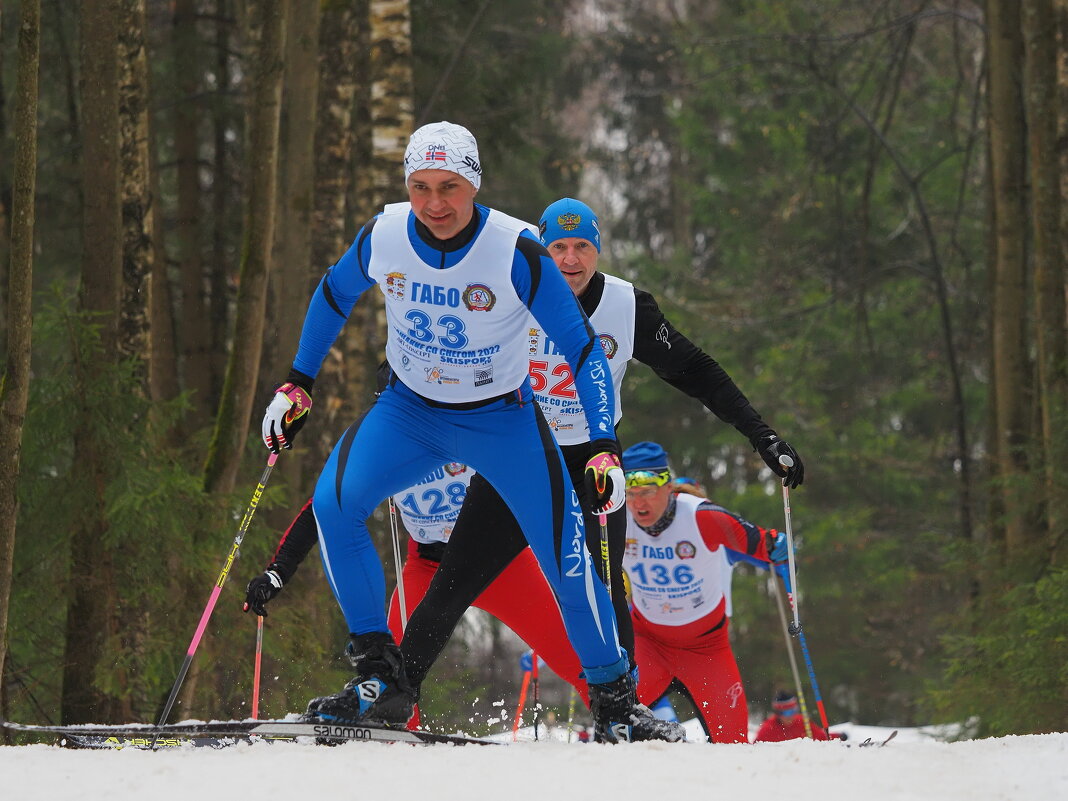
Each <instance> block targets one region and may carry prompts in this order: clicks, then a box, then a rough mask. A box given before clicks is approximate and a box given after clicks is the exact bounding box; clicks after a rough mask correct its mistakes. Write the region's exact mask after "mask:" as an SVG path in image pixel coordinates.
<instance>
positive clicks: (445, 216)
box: [263, 122, 683, 740]
mask: <svg viewBox="0 0 1068 801" xmlns="http://www.w3.org/2000/svg"><path fill="white" fill-rule="evenodd" d="M404 172H405V181H406V186H407V189H408V197H409V201H410V203H396V204H392V205H388V206H386V207H385V209H384V210H383V211H382V212H381V213H380V214H378V215H377V216H376V217H375V218H374V219H373V220H371V221H370V222H368V223H367V224H366V225H365V226H364V227H363V228H362V229H361V231H360V232H359V234H358V235H357V237H356V240H355V242H354V243H353V244H352V246H351V247H350V248H349V250H348V252H347V253H345V255H344V256H343V257H342V258H341V259H340V260H339V261H338V262H337V264H335V265H334V266H333V267H332V268H331V269H330V270H329V271H328V272H327V274H326V276H325V277H324V278H323V280H322V281H321V282H320V284H319V287H318V288H317V289H316V291H315V293H314V295H313V297H312V300H311V303H310V305H309V308H308V312H307V316H306V318H305V321H304V328H303V332H302V334H301V338H300V346H299V349H298V351H297V356H296V359H295V360H294V362H293V369H292V371H291V372H290V375H289V379H288V380H287V381H286V383H284V384H282V385H281V386H280V387H278V389H277V390H276V391H275V394H274V397H273V398H272V400H271V403H270V405H269V406H268V407H267V412H266V414H265V416H264V420H263V437H264V442H265V443H266V444H267V446H268V447H269V448H272V449H273V450H275V451H277V450H278V449H279V448H282V447H285V448H288V447H290V445H291V443H292V438H293V436H294V435H295V434H296V432H297V431H298V430H299V428H300V427H301V425H303V422H304V420H305V419H306V414H307V412H308V410H309V409H310V408H311V395H310V392H311V388H312V384H313V383H314V380H315V376H316V375H317V373H318V371H319V368H320V366H321V365H322V362H323V359H324V358H325V356H326V354H327V351H328V350H329V348H330V347H331V346H332V344H333V343H334V340H335V339H336V338H337V336H338V334H339V333H340V331H341V327H342V326H343V325H344V323H345V321H346V319H347V317H348V315H349V312H350V311H351V310H352V307H353V305H354V304H355V303H356V301H357V299H358V298H359V297H360V295H362V294H363V293H364V292H365V291H366V290H367V289H369V288H370V287H371V286H372V285H374V284H377V285H378V287H379V289H380V290H381V292H382V295H383V297H384V299H385V307H386V318H387V326H388V336H387V343H386V357H387V360H388V362H389V364H390V367H391V369H392V375H391V378H390V382H389V387H388V388H387V389H386V391H385V392H383V393H382V395H381V397H379V399H378V401H377V402H376V403H375V404H374V405H373V406H372V407H371V408H370V409H369V410H368V411H367V413H366V414H365V415H364V416H363V417H362V418H361V419H359V420H357V421H356V423H354V424H353V425H352V426H351V427H350V428H349V429H348V430H347V431H346V432H345V433H344V434H343V435H342V436H341V439H340V440H339V441H338V443H337V444H336V445H335V446H334V450H333V452H332V453H331V455H330V457H329V459H328V460H327V463H326V466H325V468H324V469H323V472H322V473H321V475H320V477H319V481H318V483H317V485H316V488H315V494H314V499H313V510H314V513H315V518H316V522H317V524H318V527H319V539H320V552H321V555H322V561H323V567H324V569H325V571H326V576H327V579H328V581H329V584H330V587H331V589H332V590H333V592H334V595H335V596H336V597H337V600H338V603H339V604H340V606H341V609H342V611H343V613H344V615H345V619H346V622H347V623H348V626H349V631H350V632H351V634H350V643H349V646H348V651H349V656H350V659H351V661H352V663H353V666H354V667H355V669H356V676H355V677H354V678H353V679H352V680H351V681H350V682H349V683H348V684H346V685H345V687H344V689H342V691H341V692H339V693H337V694H335V695H331V696H326V697H324V698H317V699H314V700H313V701H312V702H311V703H310V704H309V708H308V713H307V715H308V717H309V718H318V719H323V720H332V721H341V722H357V721H360V720H366V719H367V718H366V717H365V713H366V712H367V710H368V708H369V707H370V705H371V703H373V702H374V701H375V700H376V699H379V698H381V700H382V701H383V702H385V701H388V697H389V695H390V693H391V692H393V693H400V694H403V693H406V692H407V691H408V680H407V678H406V676H405V671H404V664H403V658H402V656H401V653H400V650H399V649H398V648H397V646H396V644H395V643H394V641H393V639H392V636H391V635H390V633H389V628H388V626H387V623H386V615H385V578H384V575H383V572H382V565H381V562H380V561H379V557H378V554H377V553H376V552H375V549H374V545H373V543H372V540H371V537H370V534H369V532H368V530H367V527H366V524H365V520H366V519H367V518H368V517H369V516H370V514H371V513H372V511H373V510H374V509H375V507H376V506H378V504H379V503H381V502H382V500H383V499H385V498H386V497H387V496H389V495H391V494H393V493H396V492H399V491H400V490H403V489H404V488H406V487H409V486H411V485H412V484H414V483H416V482H417V481H418V480H419V479H421V478H422V477H423V476H425V475H427V474H428V473H430V472H431V471H432V470H433V469H434V468H436V467H438V466H439V465H441V464H443V463H446V462H451V461H458V462H463V463H465V464H469V465H471V466H472V467H473V468H474V469H475V470H477V471H478V472H479V473H480V474H481V475H483V476H484V477H485V478H486V479H487V480H488V481H489V482H490V483H491V484H492V485H493V486H494V488H496V490H497V491H498V492H499V493H500V495H501V496H502V497H503V498H504V500H505V502H506V503H507V505H508V507H509V508H510V509H511V511H512V512H513V514H514V515H515V517H516V519H517V520H518V521H519V523H520V525H521V526H522V529H523V532H524V535H525V536H526V538H527V540H528V542H529V543H530V546H531V550H532V551H533V552H534V555H535V556H536V557H537V560H538V562H539V564H540V566H541V569H542V571H543V572H544V574H545V576H546V578H547V579H548V581H549V584H550V585H551V586H552V588H553V592H554V594H555V595H556V597H557V600H558V602H559V604H560V608H561V612H562V613H563V619H564V623H565V626H566V628H567V631H568V636H569V638H570V639H571V642H572V645H573V646H574V648H575V651H576V652H577V654H578V656H579V660H580V662H581V663H582V665H583V670H584V675H585V677H586V679H587V681H588V683H589V685H590V699H591V708H592V710H593V713H594V716H595V717H597V718H598V719H599V720H601V722H602V724H603V725H604V726H605V727H606V728H608V729H609V730H610V731H613V732H616V733H617V734H618V739H669V740H677V739H682V737H683V733H682V729H681V727H677V726H676V727H672V726H671V725H670V724H665V723H664V722H663V721H659V720H657V719H656V718H654V717H653V716H652V715H651V713H649V711H648V709H646V708H645V707H644V706H642V705H640V704H638V702H637V698H636V696H635V692H634V685H633V681H631V680H630V677H629V675H628V672H627V670H628V657H627V654H626V652H625V651H624V650H623V649H622V648H621V647H620V645H619V639H618V634H617V631H616V621H615V615H614V613H613V610H612V604H611V602H610V600H609V598H608V595H607V593H606V591H605V587H604V585H603V584H602V583H601V581H599V580H598V578H597V574H596V572H595V571H594V570H593V568H592V566H591V563H590V558H589V556H588V553H587V551H586V547H585V533H584V528H583V520H582V510H581V508H580V507H579V503H578V498H577V496H576V494H575V492H574V490H573V487H572V484H571V480H570V478H569V476H568V472H567V470H566V469H565V467H564V465H563V461H562V457H561V455H560V450H559V448H558V446H557V445H556V442H555V440H554V439H553V436H552V433H551V431H550V429H549V426H548V425H547V423H546V421H545V419H544V417H543V416H542V414H541V411H540V409H539V406H538V404H537V402H536V401H535V400H534V398H533V394H532V392H531V387H530V382H529V380H528V378H527V371H528V357H529V348H530V329H531V326H532V325H537V326H540V327H541V328H543V329H544V330H545V331H546V332H547V334H548V335H549V336H550V337H551V338H552V340H553V342H555V343H556V344H557V346H558V347H559V348H560V350H561V351H563V353H564V354H565V356H566V360H567V362H568V365H569V366H570V367H571V371H572V374H573V375H574V391H575V392H576V393H577V395H578V397H579V399H580V400H581V402H582V406H583V409H584V411H585V418H586V423H587V425H588V426H589V430H590V431H591V432H592V434H591V440H592V441H591V443H590V460H589V462H588V464H587V468H586V473H585V479H586V481H587V484H588V485H589V496H590V497H591V498H594V499H595V501H594V504H595V506H596V507H598V508H599V509H600V510H602V511H605V512H616V511H617V510H619V509H621V508H622V506H623V497H624V486H623V483H624V482H623V475H622V471H621V470H620V467H619V445H618V443H617V442H616V438H615V432H614V430H613V421H614V412H615V396H614V389H613V386H612V380H611V375H610V373H609V370H608V367H607V364H606V361H605V357H604V353H603V351H602V350H601V346H600V344H599V343H598V340H597V337H596V335H595V334H594V332H593V329H592V328H591V326H590V324H589V321H588V319H587V318H586V315H585V314H584V313H583V311H582V309H581V307H580V306H579V304H578V302H577V301H576V300H575V296H574V294H573V293H572V292H571V290H570V288H569V287H568V285H567V283H566V282H565V281H564V279H563V277H562V276H561V275H560V272H559V271H558V270H557V269H556V266H555V265H554V263H553V261H552V259H551V258H550V257H549V254H548V252H547V251H546V250H545V248H544V247H543V246H542V245H541V243H540V242H539V241H538V239H537V237H536V236H535V235H534V234H533V233H532V232H531V230H530V226H528V225H527V224H526V223H523V222H521V221H519V220H516V219H514V218H512V217H509V216H507V215H505V214H502V213H500V212H498V211H495V210H493V209H489V208H486V207H485V206H481V205H478V204H476V203H475V202H474V198H475V195H476V193H477V192H478V189H479V187H480V185H481V175H482V169H481V166H480V164H479V159H478V148H477V144H476V142H475V139H474V137H473V136H472V135H471V133H470V132H469V131H468V130H467V129H466V128H463V127H461V126H459V125H455V124H452V123H448V122H440V123H433V124H430V125H426V126H423V127H422V128H420V129H419V130H417V131H416V132H415V133H414V134H412V137H411V140H410V141H409V144H408V148H407V151H406V153H405V157H404ZM532 317H533V320H532ZM534 321H536V323H535V322H534ZM488 534H489V535H492V532H488Z"/></svg>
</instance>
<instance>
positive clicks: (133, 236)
mask: <svg viewBox="0 0 1068 801" xmlns="http://www.w3.org/2000/svg"><path fill="white" fill-rule="evenodd" d="M120 14H121V21H120V25H119V31H120V34H119V47H120V49H121V52H120V58H119V65H120V88H119V125H120V131H121V152H122V161H121V174H122V225H123V258H122V278H123V288H122V306H121V320H120V322H119V352H120V353H122V354H123V355H124V356H135V357H138V358H139V359H141V360H143V361H144V362H145V363H146V366H147V360H148V353H149V343H148V326H149V287H150V286H151V284H150V276H151V275H152V264H153V261H154V256H155V253H154V252H153V249H152V205H153V196H152V192H151V190H150V189H149V182H148V181H149V138H148V59H147V57H146V53H145V0H120ZM144 376H145V379H146V381H147V377H148V374H147V370H145V372H144ZM145 388H146V390H147V386H146V387H145ZM146 394H147V392H146Z"/></svg>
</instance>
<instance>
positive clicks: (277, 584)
mask: <svg viewBox="0 0 1068 801" xmlns="http://www.w3.org/2000/svg"><path fill="white" fill-rule="evenodd" d="M282 585H283V581H282V577H281V576H280V575H278V571H277V570H267V571H265V572H264V573H263V575H260V576H256V578H254V579H252V581H250V582H249V583H248V588H247V589H246V590H245V605H244V606H242V607H241V608H242V609H243V610H244V611H246V612H247V611H248V610H249V609H251V610H252V611H253V612H255V613H256V614H257V615H262V616H263V617H267V607H266V603H267V602H268V601H269V600H271V599H272V598H273V597H274V596H276V595H277V594H278V593H280V592H281V591H282Z"/></svg>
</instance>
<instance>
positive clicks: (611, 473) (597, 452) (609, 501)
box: [582, 439, 627, 514]
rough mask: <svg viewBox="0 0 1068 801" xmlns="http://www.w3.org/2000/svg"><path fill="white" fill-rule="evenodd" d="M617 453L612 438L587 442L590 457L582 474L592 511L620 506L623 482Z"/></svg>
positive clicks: (610, 510) (608, 510)
mask: <svg viewBox="0 0 1068 801" xmlns="http://www.w3.org/2000/svg"><path fill="white" fill-rule="evenodd" d="M619 457H620V450H619V443H618V442H616V440H614V439H595V440H594V441H593V442H591V443H590V459H589V461H588V462H586V470H585V472H584V473H583V474H582V477H583V480H584V482H585V484H586V497H587V499H589V502H590V506H591V507H592V508H593V511H594V514H604V513H606V512H616V511H619V510H620V509H622V508H623V506H624V501H625V499H626V492H627V482H626V479H624V477H623V467H622V465H621V464H620V461H619Z"/></svg>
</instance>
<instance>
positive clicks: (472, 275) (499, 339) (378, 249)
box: [367, 203, 531, 403]
mask: <svg viewBox="0 0 1068 801" xmlns="http://www.w3.org/2000/svg"><path fill="white" fill-rule="evenodd" d="M410 211H411V205H410V204H408V203H393V204H390V205H388V206H386V208H385V210H384V211H383V212H382V214H381V216H380V217H379V218H378V220H377V221H376V222H375V227H374V229H372V231H371V263H370V264H369V265H368V270H367V272H368V275H369V276H370V277H371V279H372V280H373V281H376V282H377V283H378V287H379V289H380V290H381V291H382V295H383V297H384V298H385V301H386V320H387V330H388V336H387V340H386V356H387V358H388V359H389V363H390V365H391V366H392V367H393V370H394V372H395V373H396V375H397V377H398V378H399V379H400V380H401V381H403V382H404V384H405V385H406V386H408V387H409V388H410V389H412V390H413V391H415V392H417V393H418V394H420V395H422V396H423V397H426V398H430V399H432V400H436V401H442V402H444V403H466V402H469V401H479V400H485V399H487V398H492V397H494V396H496V395H503V394H505V393H507V392H511V391H513V390H515V389H517V388H518V387H519V386H521V385H522V383H523V380H524V379H525V378H526V375H527V362H526V355H527V354H526V352H525V351H524V350H523V348H522V344H521V343H522V342H523V337H524V335H525V334H526V331H527V329H528V327H529V325H530V319H531V316H530V312H529V311H528V310H527V307H526V304H524V303H523V301H522V300H520V298H519V296H518V295H517V294H516V291H515V287H514V286H513V285H512V260H513V258H514V256H515V243H516V239H517V238H518V237H519V234H520V232H521V231H523V230H529V226H528V225H527V224H526V223H524V222H522V221H520V220H516V219H515V218H513V217H509V216H508V215H507V214H501V213H500V212H497V211H493V210H492V209H491V210H490V211H489V217H488V219H487V220H486V222H485V223H484V225H483V227H482V230H481V231H480V232H479V234H478V236H477V238H476V239H475V241H474V243H473V244H472V245H471V248H470V250H469V251H468V252H467V255H465V256H464V257H463V258H462V259H461V260H460V262H459V263H457V264H455V265H453V266H452V267H449V268H447V269H444V270H439V269H435V268H433V267H431V266H429V265H428V264H426V263H425V262H424V261H423V260H422V259H421V258H419V255H418V254H417V253H416V252H415V248H414V247H413V246H412V243H411V242H410V241H409V239H408V214H409V212H410Z"/></svg>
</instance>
